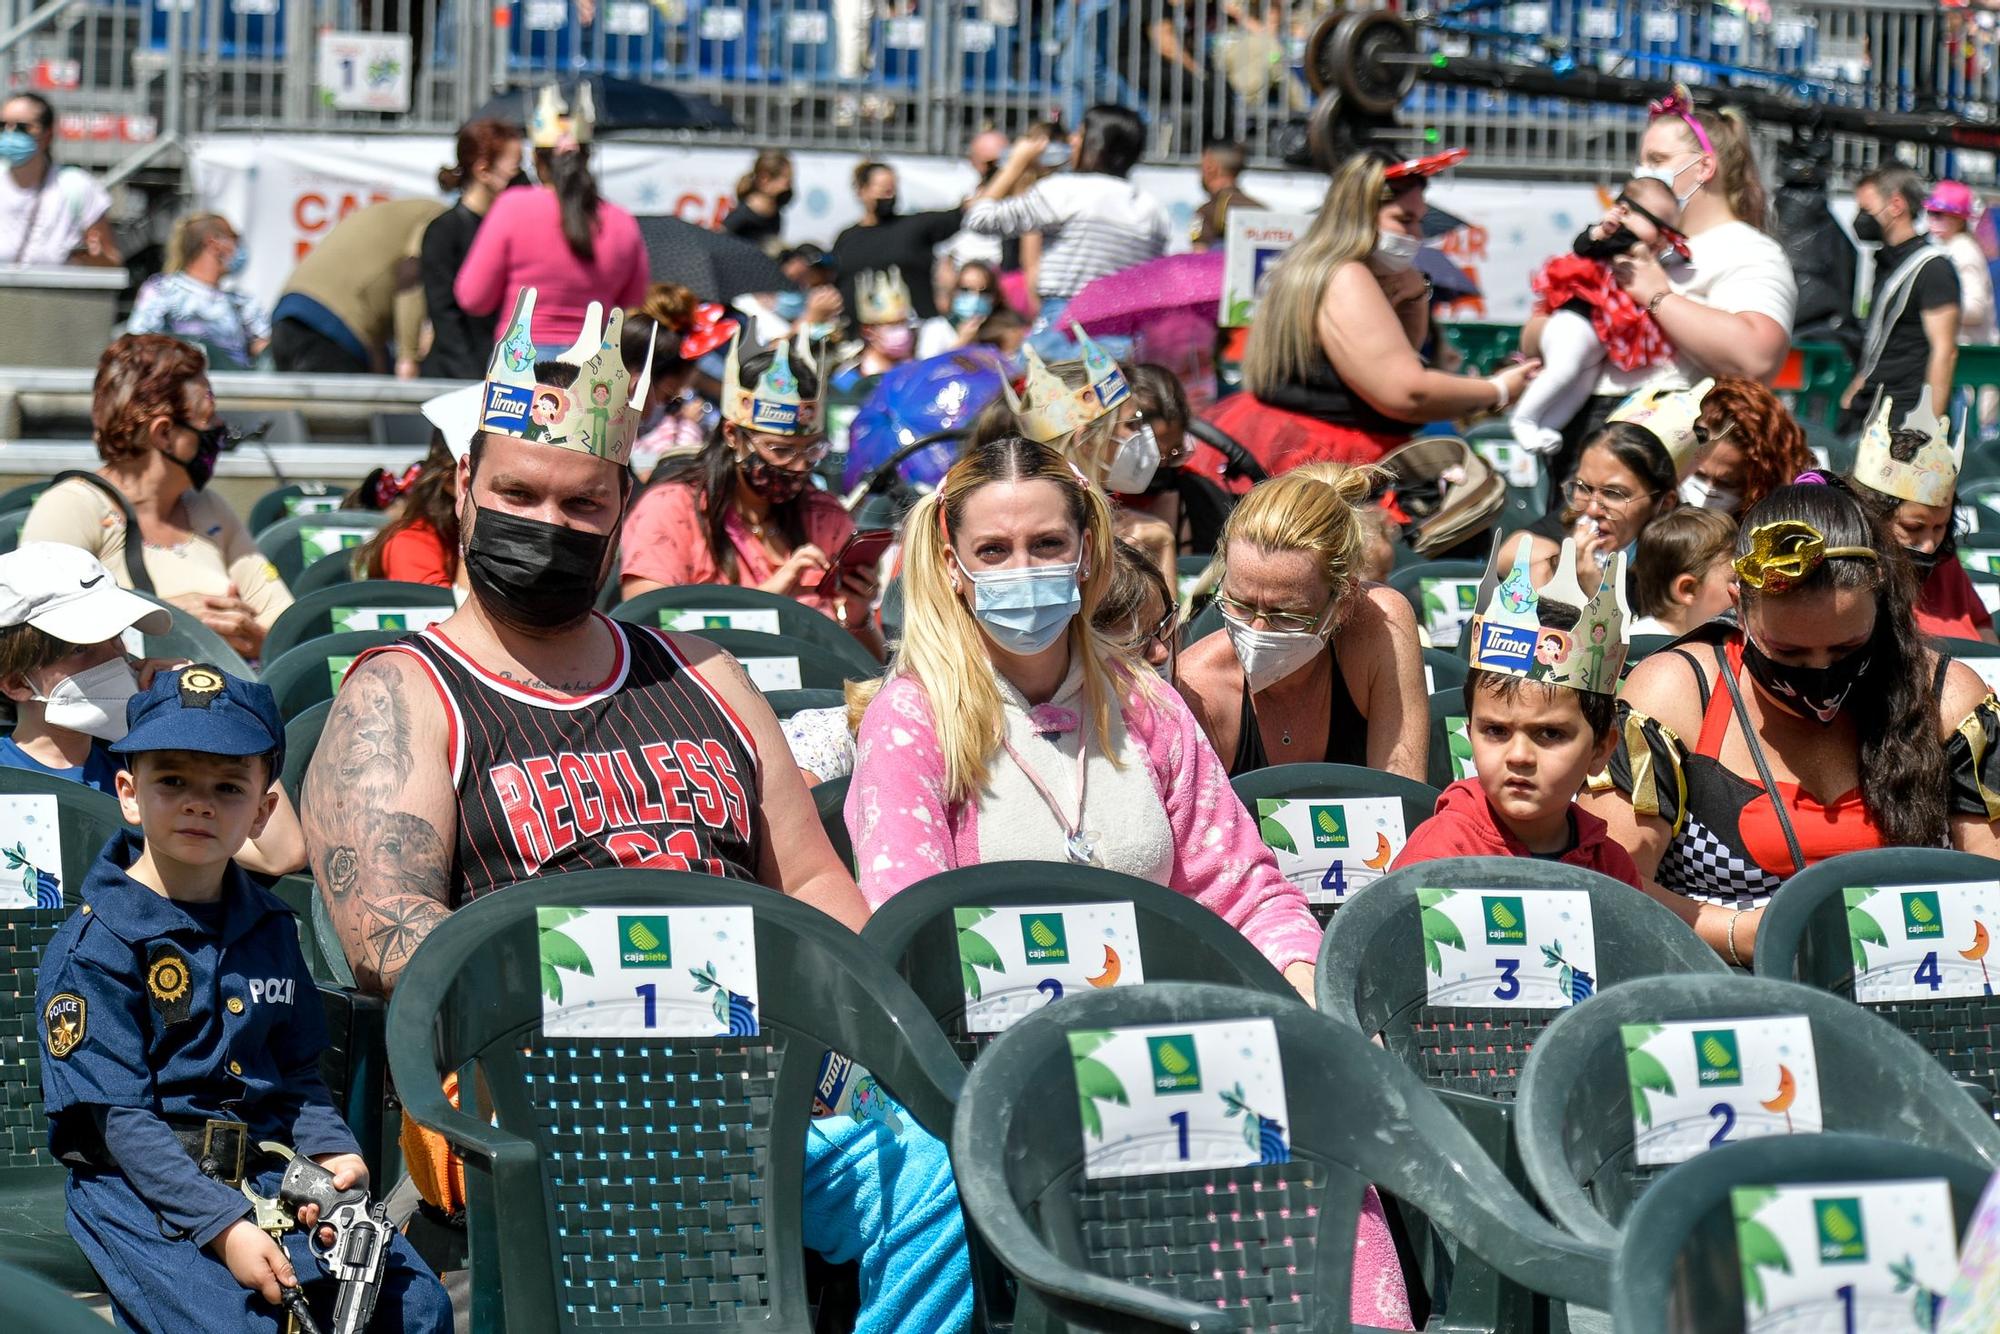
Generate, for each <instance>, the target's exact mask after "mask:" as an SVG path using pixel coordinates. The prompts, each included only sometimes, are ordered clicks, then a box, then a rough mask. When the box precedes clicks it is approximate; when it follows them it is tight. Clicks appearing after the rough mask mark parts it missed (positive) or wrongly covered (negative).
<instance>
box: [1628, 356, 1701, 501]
mask: <svg viewBox="0 0 2000 1334" xmlns="http://www.w3.org/2000/svg"><path fill="white" fill-rule="evenodd" d="M1713 388H1715V381H1714V380H1712V379H1709V380H1703V381H1702V382H1701V383H1700V384H1698V385H1696V386H1694V388H1692V389H1641V390H1640V391H1639V392H1637V393H1636V394H1633V395H1631V396H1630V397H1629V398H1627V399H1626V400H1625V401H1624V402H1623V403H1620V404H1619V405H1618V406H1617V407H1616V408H1615V409H1613V410H1612V413H1611V415H1610V416H1609V417H1608V418H1606V419H1605V420H1607V421H1614V422H1630V423H1632V425H1634V426H1643V427H1645V428H1646V429H1647V430H1649V431H1651V432H1652V433H1653V438H1654V439H1655V440H1658V441H1659V442H1660V443H1661V444H1662V445H1663V446H1665V447H1666V451H1667V455H1668V457H1670V458H1672V459H1673V461H1674V475H1675V476H1677V477H1680V478H1682V479H1683V480H1685V479H1686V477H1687V475H1688V474H1689V473H1691V472H1693V471H1694V465H1695V464H1696V463H1697V462H1698V461H1699V460H1700V458H1701V444H1702V441H1701V437H1700V436H1699V435H1698V434H1697V433H1696V431H1695V424H1696V422H1698V421H1699V420H1700V418H1701V401H1702V399H1704V398H1706V397H1708V391H1709V390H1711V389H1713Z"/></svg>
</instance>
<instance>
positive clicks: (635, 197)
mask: <svg viewBox="0 0 2000 1334" xmlns="http://www.w3.org/2000/svg"><path fill="white" fill-rule="evenodd" d="M596 152H597V166H598V176H599V181H600V182H601V184H602V186H603V189H604V196H605V198H607V199H609V200H611V201H612V202H613V203H616V204H619V205H621V206H622V207H624V208H627V209H630V210H631V211H632V212H634V213H637V214H642V215H644V214H662V213H666V214H673V215H675V216H677V217H681V218H685V219H687V220H688V221H689V222H697V223H702V224H705V225H709V226H714V225H716V224H717V223H719V222H720V221H721V219H722V217H723V215H724V214H726V213H727V212H728V211H729V210H730V208H731V207H733V206H734V204H735V198H734V194H735V189H736V182H737V180H738V179H739V178H740V177H741V176H742V174H743V172H744V170H745V169H746V168H747V167H748V166H749V164H750V159H751V157H752V156H753V151H752V150H751V149H748V148H676V147H671V146H668V145H661V144H635V143H619V142H612V141H607V142H604V143H600V144H599V145H598V146H597V150H596ZM190 157H191V158H192V160H193V181H194V189H195V194H196V196H197V201H198V206H199V207H201V208H204V209H210V210H213V211H215V212H218V213H222V214H224V215H225V216H227V217H228V218H229V219H230V221H231V222H233V223H235V224H236V226H237V227H238V229H239V230H240V231H241V232H242V234H243V237H244V240H245V242H246V244H247V245H248V247H249V266H248V268H247V270H246V271H245V274H244V276H243V280H242V281H243V285H244V288H245V290H247V291H248V292H250V293H251V295H253V296H254V297H255V298H256V299H257V300H258V301H259V302H260V303H263V304H264V305H265V306H267V307H268V306H269V305H270V304H271V303H272V302H274V301H275V300H276V299H277V297H278V293H279V292H280V291H281V290H282V289H283V287H284V283H285V278H286V276H287V275H288V274H290V272H291V270H292V266H293V265H294V264H296V263H297V262H298V260H299V258H300V256H302V255H304V254H305V253H307V252H308V251H310V250H311V249H312V247H313V245H314V243H316V242H317V241H318V240H319V238H320V237H322V236H324V235H326V233H327V231H328V230H329V229H330V228H331V227H332V226H333V225H334V224H335V223H336V222H338V221H340V219H342V218H344V217H346V216H347V215H348V214H349V213H352V212H353V211H354V210H355V209H357V208H363V207H366V206H367V205H369V204H373V203H378V202H380V201H382V200H385V199H396V198H401V197H405V196H423V197H429V198H440V197H442V196H440V195H439V194H438V189H437V171H438V168H439V167H442V166H444V165H446V164H447V163H448V162H449V160H450V158H451V143H450V141H449V140H448V139H445V138H443V137H431V136H417V135H366V136H363V135H337V134H273V135H258V134H223V135H213V136H210V137H207V138H203V139H197V140H196V141H195V142H194V143H193V144H192V146H191V149H190ZM861 160H862V158H861V155H859V154H855V153H829V152H794V153H793V154H792V162H793V165H794V169H795V171H794V174H795V181H794V189H795V191H796V196H797V198H796V202H795V203H794V204H793V205H792V206H791V208H790V209H788V210H787V211H786V213H785V233H786V235H787V237H788V238H790V239H791V240H795V241H817V242H819V243H820V244H822V245H829V246H830V245H831V244H832V243H833V239H834V237H835V236H837V235H839V233H840V231H841V230H842V229H843V228H845V227H847V226H849V225H850V224H852V223H853V222H855V221H856V220H857V219H858V218H859V217H860V205H859V204H858V203H857V202H856V201H855V198H854V189H853V171H854V167H855V165H856V164H857V163H858V162H860V161H861ZM881 160H882V161H885V162H887V163H888V164H889V165H890V166H892V167H894V168H896V170H897V172H898V174H899V175H900V176H901V199H902V207H903V210H904V211H905V212H913V211H917V210H922V209H932V208H949V207H951V206H952V205H954V204H956V203H957V202H958V201H960V200H961V199H963V198H964V197H965V196H966V195H967V194H969V193H970V192H971V190H972V189H973V186H974V185H975V184H976V182H975V178H974V176H973V173H972V169H971V168H970V167H969V166H967V165H966V164H965V163H964V162H963V161H961V160H959V159H956V158H934V157H914V156H903V155H897V154H889V155H886V156H884V157H883V158H882V159H881ZM1132 175H1133V180H1134V182H1135V183H1137V184H1138V185H1140V186H1142V187H1144V188H1145V189H1147V190H1149V191H1151V192H1152V193H1153V194H1154V195H1155V196H1157V197H1158V198H1159V199H1160V201H1161V202H1162V203H1163V204H1165V205H1166V206H1167V210H1168V212H1169V214H1170V215H1171V217H1172V219H1173V224H1174V225H1173V230H1172V233H1171V235H1172V237H1173V238H1174V245H1175V246H1176V247H1181V248H1184V247H1185V246H1186V245H1187V238H1188V237H1189V235H1190V233H1191V228H1192V224H1193V219H1194V210H1195V209H1196V208H1198V207H1199V206H1200V204H1201V202H1202V198H1203V195H1202V190H1201V184H1200V181H1199V179H1198V177H1197V175H1196V172H1195V170H1194V168H1192V167H1140V168H1138V169H1137V170H1136V171H1134V172H1133V174H1132ZM1243 185H1244V188H1245V189H1246V190H1248V191H1250V192H1251V193H1252V194H1253V195H1255V196H1256V197H1257V198H1258V199H1259V200H1261V201H1262V202H1263V203H1264V204H1265V205H1267V206H1268V207H1270V208H1273V209H1282V210H1288V211H1301V210H1310V209H1313V208H1316V207H1317V206H1318V204H1319V201H1320V199H1321V197H1322V196H1323V195H1324V194H1325V192H1326V178H1325V177H1324V176H1320V175H1318V174H1316V173H1310V172H1263V171H1255V172H1251V173H1249V174H1248V175H1247V176H1246V177H1245V178H1244V182H1243ZM1429 199H1430V202H1431V203H1432V204H1434V205H1436V206H1437V207H1439V208H1442V209H1446V210H1448V211H1450V212H1451V213H1453V214H1455V215H1456V216H1458V217H1460V218H1463V219H1465V220H1466V222H1467V224H1468V225H1467V226H1466V227H1463V228H1460V229H1458V230H1457V231H1454V232H1452V233H1451V234H1450V235H1448V236H1445V237H1443V238H1442V239H1441V240H1440V241H1438V242H1436V244H1438V245H1439V246H1440V247H1441V248H1442V249H1443V250H1444V252H1445V253H1446V254H1447V255H1449V256H1450V257H1451V258H1452V260H1453V261H1454V262H1456V263H1457V264H1458V265H1459V266H1460V267H1462V268H1464V269H1465V270H1466V271H1467V272H1468V273H1469V274H1471V275H1472V277H1473V278H1474V279H1475V280H1476V281H1477V282H1478V283H1479V285H1480V288H1481V290H1482V291H1483V292H1484V296H1483V297H1480V298H1474V299H1469V300H1465V301H1460V302H1455V303H1453V304H1452V305H1451V306H1450V307H1448V308H1447V309H1446V310H1445V314H1446V315H1447V317H1450V318H1457V319H1467V320H1493V321H1500V322H1506V323H1517V322H1519V321H1521V320H1524V319H1526V318H1527V316H1528V312H1529V308H1530V306H1531V305H1532V297H1531V294H1530V293H1529V290H1528V277H1529V275H1530V274H1531V273H1533V272H1534V270H1535V269H1536V268H1537V267H1539V266H1540V265H1541V263H1542V262H1543V261H1544V260H1546V259H1548V258H1549V257H1550V256H1551V255H1554V254H1557V253H1559V252H1561V251H1564V250H1567V249H1568V248H1569V244H1570V242H1571V241H1572V240H1573V239H1575V236H1576V233H1577V232H1578V231H1580V230H1582V229H1583V227H1585V226H1586V225H1587V224H1589V223H1590V222H1592V221H1594V220H1595V219H1596V218H1597V217H1599V216H1600V215H1601V214H1602V212H1603V210H1604V209H1605V208H1606V207H1608V206H1609V200H1610V195H1609V193H1608V192H1607V191H1604V190H1600V189H1598V188H1596V187H1593V186H1587V185H1550V184H1538V183H1521V184H1509V183H1501V182H1481V181H1445V182H1442V183H1439V184H1434V185H1433V186H1431V188H1430V191H1429Z"/></svg>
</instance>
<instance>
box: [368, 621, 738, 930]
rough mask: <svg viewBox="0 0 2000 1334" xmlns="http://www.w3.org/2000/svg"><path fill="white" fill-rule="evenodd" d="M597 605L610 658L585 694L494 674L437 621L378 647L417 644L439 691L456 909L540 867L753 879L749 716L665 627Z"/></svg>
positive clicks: (413, 648) (403, 648)
mask: <svg viewBox="0 0 2000 1334" xmlns="http://www.w3.org/2000/svg"><path fill="white" fill-rule="evenodd" d="M599 619H600V622H601V623H602V624H604V625H606V626H609V627H610V629H611V632H612V634H613V636H614V637H615V638H616V642H617V660H616V662H615V663H614V664H613V667H612V670H611V675H610V676H609V677H608V678H607V679H606V680H605V682H604V684H602V685H601V686H599V687H598V688H597V689H596V690H594V691H591V692H590V693H588V694H584V695H576V696H568V695H551V694H548V693H546V692H544V691H540V690H535V689H532V688H530V687H528V686H524V685H522V684H520V683H519V682H516V681H508V680H505V679H503V678H501V677H498V676H496V675H494V674H493V673H492V672H489V671H487V670H486V669H485V668H483V667H481V666H479V665H478V664H477V663H475V662H473V661H472V660H471V659H470V658H468V657H467V656H466V655H465V653H464V652H463V651H462V650H461V649H460V648H459V647H458V646H457V645H456V644H453V643H452V642H451V640H450V639H448V638H447V637H446V636H445V635H444V634H442V633H441V632H440V631H439V630H438V629H437V628H435V627H433V628H431V629H428V630H425V631H423V632H422V633H419V634H414V635H411V636H409V637H408V638H406V639H403V640H400V641H398V642H397V643H396V644H395V645H393V646H390V647H387V648H382V649H376V650H374V652H377V653H395V652H407V653H409V654H411V655H412V656H414V657H415V658H416V659H417V660H418V661H419V662H421V663H422V664H423V666H424V669H425V671H426V673H427V674H428V675H429V676H430V678H431V681H432V683H433V684H434V685H435V686H436V687H437V691H438V694H439V696H440V697H441V698H442V699H443V701H444V705H445V713H446V716H447V719H448V721H449V724H450V731H451V741H450V748H451V755H450V759H451V772H452V783H453V786H454V787H455V789H456V790H457V793H458V840H457V845H456V846H455V847H454V849H453V853H452V878H451V885H452V898H451V902H452V906H453V907H454V908H455V907H458V906H460V905H461V904H463V903H465V902H466V901H467V900H469V899H474V898H477V897H478V896H480V895H481V894H484V893H486V892H487V891H489V890H493V889H498V888H499V887H501V886H503V885H511V884H514V883H516V882H518V881H521V880H525V879H527V878H528V877H529V876H532V875H536V874H538V873H541V872H545V871H546V872H562V871H583V870H594V869H599V868H615V867H620V866H635V867H655V868H659V869H664V870H675V871H690V870H691V871H703V872H706V873H708V874H710V875H720V876H733V877H736V878H738V879H744V880H749V879H754V878H755V869H756V866H757V845H758V838H759V836H760V835H759V832H758V830H757V817H756V815H755V813H754V811H753V809H752V807H753V803H754V802H755V799H756V794H757V791H758V785H757V751H756V747H755V746H754V744H753V743H752V742H751V740H750V733H749V729H747V728H746V727H744V725H743V723H742V720H741V719H739V718H738V717H737V716H736V714H735V711H734V710H732V709H731V708H730V707H729V705H728V704H726V703H724V702H723V699H722V697H721V696H720V695H718V694H716V693H715V691H713V690H712V689H710V688H709V685H708V683H707V682H706V681H704V680H702V678H701V676H700V674H699V673H698V672H696V671H695V670H694V669H693V668H692V667H690V666H689V665H688V663H687V660H686V659H685V658H683V657H682V656H681V655H680V653H679V652H678V651H677V650H676V649H675V648H674V647H673V645H672V643H671V642H670V641H669V640H668V639H667V637H666V636H665V635H664V634H661V633H659V632H658V631H655V630H651V629H649V628H647V627H644V626H628V625H624V624H621V623H620V622H617V621H612V620H608V619H605V618H602V617H600V618H599ZM364 656H366V655H364Z"/></svg>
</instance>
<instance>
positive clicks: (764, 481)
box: [737, 450, 812, 505]
mask: <svg viewBox="0 0 2000 1334" xmlns="http://www.w3.org/2000/svg"><path fill="white" fill-rule="evenodd" d="M737 467H738V468H740V469H741V470H742V472H743V484H744V485H745V486H747V487H749V488H750V489H751V490H752V491H755V492H756V493H757V494H758V495H760V496H762V497H763V498H764V499H766V500H768V501H770V502H771V503H772V504H773V505H784V504H788V503H790V502H791V501H794V500H797V499H798V498H799V494H800V493H801V492H803V491H804V490H805V489H806V488H807V487H808V486H811V485H812V473H811V471H810V470H807V471H803V472H795V471H793V470H792V469H790V468H779V467H776V466H774V465H772V464H770V463H767V462H766V461H765V460H764V459H763V458H762V457H761V456H760V455H759V454H758V453H757V452H756V451H755V450H752V451H751V452H750V457H749V458H747V459H744V460H743V461H742V462H741V463H739V464H737Z"/></svg>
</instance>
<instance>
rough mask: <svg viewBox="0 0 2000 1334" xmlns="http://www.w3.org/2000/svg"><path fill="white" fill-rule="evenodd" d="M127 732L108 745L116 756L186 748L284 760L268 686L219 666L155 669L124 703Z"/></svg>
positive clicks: (275, 764) (280, 726)
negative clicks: (141, 688) (143, 686)
mask: <svg viewBox="0 0 2000 1334" xmlns="http://www.w3.org/2000/svg"><path fill="white" fill-rule="evenodd" d="M125 719H126V722H127V724H128V725H129V730H128V731H127V732H126V733H125V738H124V740H122V741H116V742H113V743H112V745H111V747H110V749H111V751H112V752H113V753H114V754H118V755H136V754H138V753H140V752H141V751H148V750H189V751H194V752H196V753H197V754H202V755H269V756H271V757H272V759H271V767H272V768H273V769H274V770H275V769H282V768H283V767H284V764H285V724H284V721H283V720H282V719H280V718H279V717H278V697H277V696H276V695H273V694H272V693H271V687H269V686H267V685H259V684H258V683H257V682H255V681H243V680H239V679H237V678H236V677H234V676H231V675H229V674H228V673H227V672H225V671H223V670H222V669H221V668H220V667H211V666H209V665H208V664H207V663H202V662H198V663H194V664H192V665H190V666H187V667H183V668H181V669H180V670H179V671H172V672H161V673H160V674H159V675H157V676H155V677H154V678H153V684H152V688H151V689H149V690H145V691H143V692H141V693H139V694H137V695H134V696H133V697H132V699H131V702H130V703H128V704H127V705H126V706H125Z"/></svg>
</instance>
